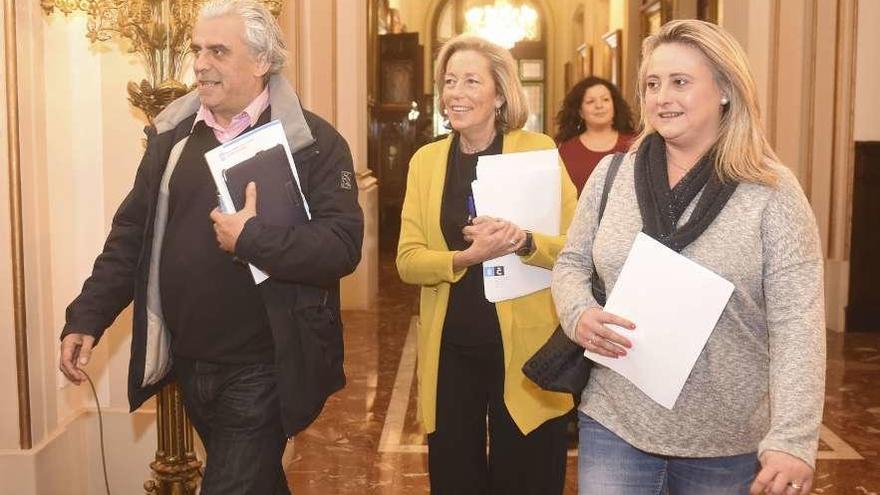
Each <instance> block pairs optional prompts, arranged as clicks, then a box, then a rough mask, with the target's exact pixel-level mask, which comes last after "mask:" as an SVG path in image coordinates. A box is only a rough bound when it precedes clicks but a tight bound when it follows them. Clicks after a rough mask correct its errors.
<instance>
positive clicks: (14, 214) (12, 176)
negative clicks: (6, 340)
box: [3, 0, 33, 449]
mask: <svg viewBox="0 0 880 495" xmlns="http://www.w3.org/2000/svg"><path fill="white" fill-rule="evenodd" d="M3 7H4V9H3V21H4V25H3V33H4V35H5V37H4V38H5V39H4V42H5V62H6V64H5V70H6V128H7V133H8V134H7V139H8V141H7V158H8V163H9V216H10V226H11V231H12V232H11V233H12V308H13V310H12V312H13V322H14V326H15V369H16V376H17V379H18V434H19V445H21V448H22V449H30V448H31V447H32V446H33V437H32V432H31V398H30V384H29V380H30V373H29V370H28V339H27V312H26V310H27V309H26V305H25V281H24V230H23V222H22V209H21V150H20V149H19V128H18V125H19V121H18V54H17V53H16V46H18V45H17V44H16V32H15V20H16V15H15V0H5V1H4V3H3Z"/></svg>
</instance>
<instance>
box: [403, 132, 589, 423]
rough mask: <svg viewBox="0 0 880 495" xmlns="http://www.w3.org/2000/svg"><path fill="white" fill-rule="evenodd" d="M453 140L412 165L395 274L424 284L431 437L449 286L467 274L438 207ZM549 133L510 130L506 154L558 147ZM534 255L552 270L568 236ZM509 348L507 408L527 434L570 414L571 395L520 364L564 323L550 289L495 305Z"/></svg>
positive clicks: (570, 210) (538, 238)
mask: <svg viewBox="0 0 880 495" xmlns="http://www.w3.org/2000/svg"><path fill="white" fill-rule="evenodd" d="M451 142H452V138H451V136H450V137H447V138H446V139H443V140H440V141H437V142H434V143H431V144H428V145H425V146H423V147H422V148H420V149H419V150H418V151H417V152H416V154H415V155H413V157H412V160H411V161H410V165H409V174H408V176H407V182H406V197H405V198H404V201H403V211H402V212H401V226H400V241H399V243H398V246H397V270H398V271H399V272H400V278H401V279H403V281H404V282H406V283H410V284H418V285H421V286H422V290H421V300H420V304H419V334H418V336H419V338H418V378H419V401H418V404H419V408H418V410H419V412H418V417H419V420H420V422H421V425H422V428H423V429H424V431H425V432H426V433H431V432H433V431H434V429H435V428H436V401H437V373H438V367H439V363H440V336H441V333H442V332H443V321H444V319H445V318H446V308H447V305H448V303H449V290H450V285H451V284H452V283H454V282H457V281H458V280H460V279H461V278H462V277H463V276H464V274H465V271H466V270H460V271H457V272H455V271H453V269H452V256H453V254H454V253H455V252H454V251H450V250H449V247H448V246H447V245H446V241H445V239H444V237H443V232H442V231H441V230H440V202H441V200H442V198H443V186H444V182H445V180H446V163H447V157H448V155H449V146H450V143H451ZM554 147H555V143H554V142H553V140H552V139H550V138H549V137H547V136H545V135H543V134H536V133H532V132H527V131H521V130H516V131H510V132H508V133H507V134H505V135H504V144H503V151H502V153H513V152H518V151H531V150H541V149H549V148H554ZM559 168H560V173H561V175H562V198H561V203H562V208H561V211H562V218H561V231H562V232H566V231H567V230H568V225H569V224H570V223H571V217H572V215H573V214H574V210H575V207H576V205H577V191H576V189H575V187H574V185H573V184H572V182H571V179H569V177H568V173H567V172H566V171H565V167H564V166H561V165H560V167H559ZM533 238H534V242H535V248H536V250H535V252H534V253H533V254H532V255H531V256H528V257H527V258H523V261H524V262H525V263H528V264H530V265H535V266H541V267H544V268H548V269H549V268H552V267H553V263H554V262H555V261H556V257H557V255H558V254H559V251H561V250H562V247H563V245H564V244H565V236H564V235H559V236H548V235H542V234H540V233H537V232H536V233H534V234H533ZM495 309H496V311H497V312H498V322H499V323H500V326H501V340H502V343H503V346H504V368H505V372H504V403H505V404H506V405H507V409H508V410H509V411H510V415H511V416H512V417H513V420H514V421H515V422H516V424H517V426H519V429H520V430H521V431H522V432H523V433H526V434H527V433H529V432H531V431H532V430H534V429H535V428H537V427H538V426H540V425H541V424H542V423H544V422H545V421H547V420H548V419H552V418H555V417H558V416H561V415H563V414H565V413H566V412H567V411H569V410H570V409H571V408H572V406H573V403H572V397H571V395H570V394H564V393H556V392H547V391H545V390H542V389H541V388H539V387H538V386H537V385H535V384H534V383H532V382H531V381H530V380H529V379H528V378H526V377H525V376H523V374H522V365H523V363H525V361H526V360H527V359H528V358H529V357H531V356H532V355H533V354H534V353H535V351H536V350H538V348H539V347H541V346H542V345H543V344H544V342H546V341H547V339H548V338H549V337H550V335H551V334H552V333H553V330H554V329H555V328H556V325H557V324H558V319H557V317H556V310H555V308H554V306H553V299H552V298H551V296H550V289H544V290H541V291H539V292H535V293H532V294H529V295H527V296H523V297H520V298H516V299H512V300H508V301H502V302H498V303H496V304H495Z"/></svg>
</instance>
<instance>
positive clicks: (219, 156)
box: [205, 120, 311, 284]
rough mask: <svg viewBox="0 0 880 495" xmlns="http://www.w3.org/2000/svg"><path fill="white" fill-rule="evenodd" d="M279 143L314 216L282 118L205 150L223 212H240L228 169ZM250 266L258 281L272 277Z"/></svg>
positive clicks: (304, 200)
mask: <svg viewBox="0 0 880 495" xmlns="http://www.w3.org/2000/svg"><path fill="white" fill-rule="evenodd" d="M279 145H280V146H281V147H282V148H283V149H284V154H285V155H287V161H288V163H289V164H290V170H291V172H292V173H293V179H294V180H295V181H296V184H297V187H296V189H298V193H299V194H300V199H301V200H302V205H303V206H304V207H305V214H306V217H307V218H309V219H311V213H310V212H309V204H308V202H307V201H306V198H305V196H304V195H303V193H302V187H300V180H299V173H297V171H296V166H295V164H294V162H293V155H292V154H291V153H290V145H289V144H288V142H287V136H286V135H285V134H284V127H283V126H282V125H281V122H280V121H278V120H273V121H272V122H269V123H268V124H266V125H262V126H260V127H257V128H256V129H253V130H251V131H248V132H246V133H244V134H242V135H241V136H238V137H236V138H235V139H233V140H231V141H229V142H227V143H224V144H221V145H220V146H218V147H216V148H214V149H212V150H211V151H208V152H207V153H205V160H206V161H207V162H208V168H209V169H210V170H211V176H212V177H213V178H214V183H215V184H216V185H217V192H218V194H219V203H220V205H219V206H220V210H221V211H223V212H224V213H232V212H234V211H236V210H235V205H234V204H233V201H232V196H231V195H230V194H229V189H228V187H227V185H226V180H225V179H224V172H225V171H226V170H227V169H229V168H232V167H234V166H235V165H238V164H239V163H242V162H244V161H246V160H248V159H250V158H253V157H254V155H256V154H257V153H259V152H261V151H266V150H271V149H272V148H274V147H276V146H279ZM259 196H260V191H257V197H259ZM249 266H250V269H251V274H252V275H253V276H254V282H256V283H257V284H259V283H260V282H262V281H264V280H266V279H267V278H269V275H267V274H266V273H265V272H263V271H262V270H260V269H259V268H257V267H255V266H253V265H249Z"/></svg>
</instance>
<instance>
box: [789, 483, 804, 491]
mask: <svg viewBox="0 0 880 495" xmlns="http://www.w3.org/2000/svg"><path fill="white" fill-rule="evenodd" d="M788 486H790V487H792V488H794V489H795V490H800V489H801V488H803V487H804V485H803V484H801V483H798V482H796V481H789V482H788Z"/></svg>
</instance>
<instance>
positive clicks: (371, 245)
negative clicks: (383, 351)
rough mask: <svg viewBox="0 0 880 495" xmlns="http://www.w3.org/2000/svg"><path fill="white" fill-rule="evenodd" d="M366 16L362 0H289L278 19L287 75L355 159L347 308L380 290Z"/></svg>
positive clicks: (362, 306) (360, 306)
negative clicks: (354, 233)
mask: <svg viewBox="0 0 880 495" xmlns="http://www.w3.org/2000/svg"><path fill="white" fill-rule="evenodd" d="M366 18H367V8H366V3H365V2H354V3H352V2H349V1H348V0H335V1H330V2H328V1H326V0H288V1H287V3H286V4H285V7H284V11H283V12H282V15H281V17H280V19H279V20H280V23H281V26H282V28H283V29H284V32H285V37H286V38H287V41H288V44H289V45H290V51H291V53H292V54H293V61H292V64H291V66H290V67H289V68H288V70H287V76H288V78H289V79H290V80H291V81H292V83H293V85H294V87H295V88H296V89H297V92H298V93H299V94H300V97H301V99H302V102H303V106H304V107H305V108H307V109H308V110H310V111H312V112H314V113H316V114H318V115H320V116H321V117H323V118H324V119H325V120H327V121H328V122H330V123H331V124H333V125H334V126H335V127H336V128H337V129H338V130H339V132H340V133H341V134H342V135H343V137H345V139H346V141H347V142H348V144H349V147H350V148H351V152H352V157H353V159H354V171H355V175H356V176H357V184H358V190H359V198H358V199H359V202H360V205H361V209H362V210H363V211H364V244H363V249H362V250H361V263H360V265H359V266H358V268H357V270H356V271H355V273H353V274H352V275H349V276H348V277H345V278H344V279H343V280H342V287H341V289H342V304H343V308H346V309H366V308H369V307H370V306H371V305H372V304H373V303H374V302H375V300H376V295H377V293H378V290H379V274H378V266H379V265H378V257H379V250H378V245H379V244H378V183H377V182H376V179H375V177H373V176H372V172H371V169H370V168H369V166H368V164H367V106H366V101H367V52H366V46H367V26H366ZM328 81H332V83H331V84H328Z"/></svg>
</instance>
